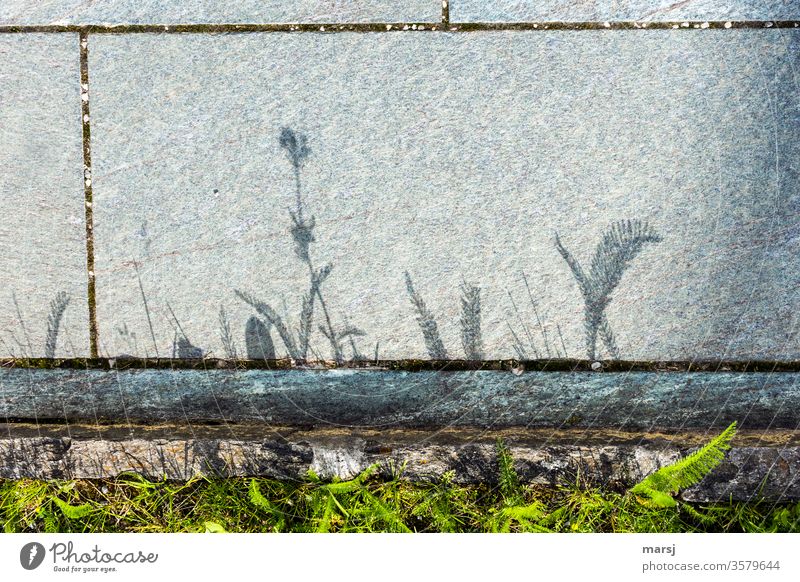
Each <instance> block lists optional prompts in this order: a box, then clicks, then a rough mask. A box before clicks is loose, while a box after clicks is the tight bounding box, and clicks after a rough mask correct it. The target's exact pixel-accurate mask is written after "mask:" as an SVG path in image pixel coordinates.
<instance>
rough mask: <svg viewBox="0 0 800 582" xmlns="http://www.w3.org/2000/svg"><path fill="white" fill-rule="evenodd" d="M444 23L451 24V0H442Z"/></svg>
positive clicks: (445, 24)
mask: <svg viewBox="0 0 800 582" xmlns="http://www.w3.org/2000/svg"><path fill="white" fill-rule="evenodd" d="M442 25H443V26H449V25H450V0H442Z"/></svg>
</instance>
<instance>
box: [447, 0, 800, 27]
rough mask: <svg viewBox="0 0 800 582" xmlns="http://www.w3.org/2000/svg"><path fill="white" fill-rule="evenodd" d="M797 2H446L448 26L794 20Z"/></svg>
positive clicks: (799, 6)
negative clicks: (476, 23) (636, 21)
mask: <svg viewBox="0 0 800 582" xmlns="http://www.w3.org/2000/svg"><path fill="white" fill-rule="evenodd" d="M797 19H800V2H797V0H687V1H684V2H676V1H675V0H451V2H450V20H451V22H526V21H530V22H546V21H556V22H560V21H566V22H598V21H599V22H604V21H612V22H613V21H620V20H625V21H627V20H639V21H665V20H666V21H678V20H697V21H704V20H718V21H723V20H797Z"/></svg>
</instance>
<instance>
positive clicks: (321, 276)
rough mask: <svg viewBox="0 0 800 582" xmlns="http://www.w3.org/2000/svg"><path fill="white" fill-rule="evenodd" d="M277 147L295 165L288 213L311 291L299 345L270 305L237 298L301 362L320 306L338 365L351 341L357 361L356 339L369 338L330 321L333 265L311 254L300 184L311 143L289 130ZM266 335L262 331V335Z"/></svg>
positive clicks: (247, 297)
mask: <svg viewBox="0 0 800 582" xmlns="http://www.w3.org/2000/svg"><path fill="white" fill-rule="evenodd" d="M278 143H279V144H280V146H281V148H283V150H284V151H285V152H286V157H287V158H288V160H289V163H290V164H291V165H292V170H293V172H294V183H295V207H294V209H289V216H290V218H291V220H292V226H291V229H290V233H291V235H292V240H293V242H294V253H295V255H296V256H297V258H298V259H300V260H301V261H302V262H303V263H304V264H305V265H306V268H307V269H308V273H309V290H308V292H307V293H305V294H304V295H303V299H302V307H301V311H300V325H299V329H298V331H297V341H295V337H294V334H293V333H292V331H291V330H290V329H289V327H288V326H286V324H285V323H284V322H283V320H282V318H281V317H280V316H279V315H278V314H277V312H276V311H275V310H274V309H273V308H272V307H271V306H269V305H268V304H266V303H264V302H262V301H259V300H257V299H256V298H255V297H253V296H252V295H251V294H249V293H245V292H242V291H239V290H237V291H236V294H237V295H238V296H239V298H241V299H242V300H243V301H245V302H246V303H248V304H250V306H251V307H253V308H254V309H255V310H256V311H257V312H258V313H259V315H261V316H262V317H263V318H264V319H266V320H267V322H268V323H269V324H270V325H271V326H274V327H275V329H276V330H277V331H278V335H280V337H281V341H283V344H284V346H285V347H286V349H287V351H288V352H289V357H291V358H292V359H294V360H298V361H306V360H307V359H308V352H309V350H310V342H311V334H312V331H313V328H314V309H315V307H316V304H317V302H319V306H320V309H321V310H322V314H323V317H324V320H325V322H324V325H320V326H318V329H319V331H320V332H321V333H322V335H324V336H325V337H326V338H327V340H328V342H329V343H330V345H331V350H332V355H333V359H334V360H335V361H336V363H342V362H343V361H344V348H343V343H342V342H343V341H345V340H348V341H349V342H350V345H351V347H352V350H353V358H354V359H358V358H359V357H360V354H359V352H358V349H357V347H356V345H355V340H354V338H355V337H361V336H365V335H366V334H365V333H364V332H363V331H362V330H361V329H359V328H357V327H354V326H351V325H349V324H346V325H344V327H342V328H341V329H336V328H335V327H334V324H333V320H332V319H331V315H330V312H329V310H328V305H327V303H326V302H325V298H324V297H323V295H322V284H323V283H324V282H325V280H326V279H327V278H328V277H329V276H330V274H331V271H332V270H333V265H332V264H331V263H327V264H325V265H324V266H322V267H319V268H317V267H316V266H315V265H314V261H313V258H312V254H311V243H313V242H316V238H315V237H314V227H315V225H316V222H315V220H314V216H307V215H306V213H305V212H304V208H303V192H302V181H301V170H302V169H303V166H304V165H305V162H306V160H307V159H308V157H309V155H310V154H311V148H310V147H309V146H308V140H307V138H306V136H305V134H303V133H300V132H296V131H294V130H292V129H290V128H287V127H284V128H283V129H281V133H280V136H279V138H278ZM263 333H264V331H263V330H262V334H263Z"/></svg>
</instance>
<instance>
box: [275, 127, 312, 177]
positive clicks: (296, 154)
mask: <svg viewBox="0 0 800 582" xmlns="http://www.w3.org/2000/svg"><path fill="white" fill-rule="evenodd" d="M278 143H280V145H281V147H282V148H283V149H285V150H286V154H287V155H288V156H289V161H290V162H292V165H293V166H294V167H295V168H299V167H300V166H302V165H303V162H304V161H305V159H306V158H307V157H308V156H309V154H310V153H311V148H309V147H308V139H307V138H306V135H305V134H304V133H301V132H296V131H294V130H293V129H290V128H288V127H284V128H282V129H281V135H280V137H279V138H278Z"/></svg>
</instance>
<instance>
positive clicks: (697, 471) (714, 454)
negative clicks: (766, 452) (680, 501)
mask: <svg viewBox="0 0 800 582" xmlns="http://www.w3.org/2000/svg"><path fill="white" fill-rule="evenodd" d="M735 434H736V422H733V423H731V425H730V426H729V427H728V428H726V429H725V430H724V431H722V433H721V434H719V435H718V436H716V437H715V438H714V439H713V440H712V441H711V442H710V443H708V444H707V445H705V446H704V447H702V448H700V449H699V450H697V451H695V452H694V453H692V454H690V455H688V456H687V457H684V458H683V459H680V460H679V461H677V462H675V463H673V464H671V465H668V466H666V467H662V468H661V469H659V470H658V471H656V472H655V473H653V474H652V475H649V476H648V477H646V478H645V479H644V480H642V481H641V482H640V483H638V484H636V485H635V486H634V487H633V488H631V493H633V494H634V495H637V496H640V497H644V498H646V499H647V500H649V503H650V504H652V505H655V506H657V507H674V506H675V505H676V502H675V500H674V499H673V498H672V495H673V494H675V493H677V492H678V491H680V490H682V489H686V488H687V487H691V486H692V485H696V484H697V483H699V482H700V481H702V480H703V478H704V477H705V476H706V475H708V474H709V473H710V472H711V471H713V470H714V469H715V468H716V467H717V466H718V465H719V464H720V463H721V462H722V460H723V459H724V458H725V452H726V451H727V450H729V449H730V448H731V444H730V443H731V440H732V439H733V437H734V435H735Z"/></svg>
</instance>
